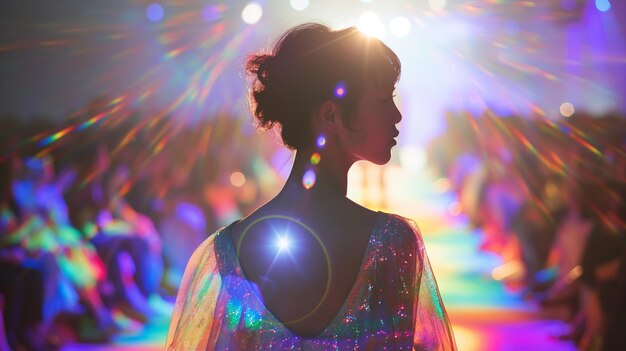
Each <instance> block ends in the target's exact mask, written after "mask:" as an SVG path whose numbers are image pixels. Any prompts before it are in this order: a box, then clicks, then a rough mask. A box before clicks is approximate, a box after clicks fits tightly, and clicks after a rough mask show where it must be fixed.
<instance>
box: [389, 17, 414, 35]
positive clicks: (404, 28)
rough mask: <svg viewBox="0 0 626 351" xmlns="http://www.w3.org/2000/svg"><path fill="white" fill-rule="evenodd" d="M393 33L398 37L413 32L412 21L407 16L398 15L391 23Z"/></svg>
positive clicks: (390, 27)
mask: <svg viewBox="0 0 626 351" xmlns="http://www.w3.org/2000/svg"><path fill="white" fill-rule="evenodd" d="M389 30H390V31H391V34H393V35H395V36H396V37H398V38H403V37H406V36H407V35H409V33H410V32H411V22H409V20H408V19H406V17H402V16H400V17H396V18H394V19H392V20H391V22H390V23H389Z"/></svg>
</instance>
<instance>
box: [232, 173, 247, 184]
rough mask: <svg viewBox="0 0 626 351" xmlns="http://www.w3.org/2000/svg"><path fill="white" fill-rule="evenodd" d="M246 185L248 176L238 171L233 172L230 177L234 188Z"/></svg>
mask: <svg viewBox="0 0 626 351" xmlns="http://www.w3.org/2000/svg"><path fill="white" fill-rule="evenodd" d="M245 183H246V176H245V175H244V174H243V173H241V172H239V171H237V172H233V173H232V174H231V175H230V184H232V185H233V186H236V187H238V188H239V187H241V186H243V185H244V184H245Z"/></svg>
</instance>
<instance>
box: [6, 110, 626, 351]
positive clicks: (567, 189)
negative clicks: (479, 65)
mask: <svg viewBox="0 0 626 351" xmlns="http://www.w3.org/2000/svg"><path fill="white" fill-rule="evenodd" d="M97 106H98V105H96V107H94V108H93V109H91V110H90V109H89V108H88V109H86V110H85V111H83V112H82V113H80V114H76V115H73V116H72V117H71V118H69V119H67V120H65V121H63V122H61V123H62V124H55V123H53V122H52V121H50V120H49V119H31V120H26V121H23V120H19V119H17V118H11V117H6V116H5V117H2V118H0V143H1V148H0V150H1V151H2V152H1V153H0V187H1V188H0V281H2V282H3V283H2V285H1V286H0V308H1V309H2V318H0V323H1V324H2V325H0V350H7V349H16V350H21V349H27V350H49V349H55V348H58V347H60V346H61V345H63V344H64V343H66V342H69V341H79V342H107V341H109V340H110V339H111V338H112V337H114V336H115V335H118V334H119V333H124V332H128V331H133V330H137V329H139V328H142V327H143V326H144V325H145V324H146V323H150V322H151V321H153V320H156V319H158V318H160V317H163V318H168V317H169V315H170V313H171V310H172V307H173V306H172V303H173V300H174V295H175V293H176V289H177V287H178V285H179V283H180V281H181V279H182V273H183V269H184V267H185V264H186V262H187V260H188V259H189V257H190V255H191V253H192V252H193V250H194V248H195V247H197V245H198V244H199V243H200V242H201V241H202V240H203V239H204V238H206V237H207V235H208V234H210V232H211V231H213V230H215V229H216V228H219V227H221V226H224V225H227V224H229V223H230V222H232V221H233V220H236V219H238V218H240V217H241V215H242V214H245V213H249V212H250V211H251V210H252V209H254V208H256V207H257V206H259V205H260V204H261V202H263V201H264V200H266V199H268V198H269V197H270V196H271V195H272V194H273V193H274V192H276V191H277V190H278V187H279V186H280V185H281V184H282V181H281V176H280V175H279V174H278V173H277V170H278V171H280V170H281V169H285V168H288V163H289V157H290V154H289V153H282V154H281V150H282V151H284V149H283V148H282V147H280V146H279V143H278V142H276V143H272V142H271V141H270V142H268V141H267V140H268V138H267V136H259V135H258V134H257V132H256V131H255V129H254V128H253V126H252V125H242V120H241V119H238V118H232V117H229V116H217V117H214V118H207V119H206V120H205V121H204V122H199V123H194V124H184V123H175V122H173V120H172V119H168V118H165V117H164V116H155V117H154V118H145V117H141V118H140V117H139V116H134V115H132V114H124V115H119V114H118V115H112V116H108V117H106V118H98V119H94V117H93V116H103V115H102V114H101V113H100V111H98V110H97ZM244 123H245V122H244ZM447 124H448V126H447V129H446V133H445V134H443V135H441V136H440V137H438V138H436V139H435V140H433V141H432V143H431V144H430V146H429V158H430V164H431V165H432V166H433V167H434V168H435V169H436V170H437V171H438V172H439V176H440V177H441V178H442V179H446V180H447V183H448V185H449V187H450V188H451V189H452V190H453V191H454V192H455V193H456V194H457V198H458V207H459V208H461V209H462V211H463V212H464V213H465V214H466V215H467V217H468V218H469V220H470V223H471V225H472V226H474V227H475V228H477V229H479V230H477V232H479V233H481V235H482V237H481V240H482V243H481V248H482V249H484V250H487V251H491V252H496V253H498V254H499V255H501V257H502V260H503V264H502V266H500V267H498V268H497V269H495V270H494V272H493V276H494V278H496V279H502V280H505V281H507V282H509V283H511V284H518V285H521V287H522V288H523V291H524V294H525V296H527V297H528V298H529V299H533V300H534V301H537V303H538V304H540V305H541V306H544V307H545V308H546V309H548V308H552V307H555V306H556V307H560V308H562V309H564V310H565V311H567V313H566V314H565V315H564V317H565V318H567V321H568V322H569V324H570V326H571V331H570V332H568V333H567V334H564V335H561V337H562V338H565V339H571V340H573V341H574V342H576V343H577V344H578V345H579V346H580V347H581V349H594V347H595V349H601V348H600V347H602V346H604V347H605V349H606V350H609V349H626V347H625V346H624V337H623V335H622V334H623V333H622V330H621V329H620V328H621V327H623V325H625V324H626V321H625V320H624V318H625V316H626V310H625V308H626V306H625V302H626V295H625V294H626V290H625V288H626V287H625V284H626V281H625V279H626V264H625V262H626V257H625V247H626V239H625V229H624V228H625V226H626V225H625V223H624V215H623V214H624V213H626V212H625V209H624V198H625V196H624V195H625V194H624V192H625V188H624V186H625V184H626V182H625V180H626V154H625V151H626V118H624V116H620V115H608V116H604V117H591V116H586V115H583V114H575V115H573V116H572V117H570V118H568V119H564V120H562V121H559V122H554V121H551V120H548V119H545V118H521V117H506V118H503V117H496V116H494V115H492V114H490V113H489V112H487V113H484V114H483V115H481V116H472V115H470V114H468V113H457V114H449V115H448V116H447ZM6 282H8V283H6Z"/></svg>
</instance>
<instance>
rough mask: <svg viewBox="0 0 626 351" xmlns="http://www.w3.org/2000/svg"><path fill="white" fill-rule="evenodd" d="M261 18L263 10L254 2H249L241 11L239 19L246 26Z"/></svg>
mask: <svg viewBox="0 0 626 351" xmlns="http://www.w3.org/2000/svg"><path fill="white" fill-rule="evenodd" d="M261 16H263V8H262V7H261V5H259V4H258V3H256V2H251V3H249V4H248V5H246V7H244V8H243V11H241V18H242V19H243V21H244V22H246V23H247V24H255V23H257V22H258V21H259V20H260V19H261Z"/></svg>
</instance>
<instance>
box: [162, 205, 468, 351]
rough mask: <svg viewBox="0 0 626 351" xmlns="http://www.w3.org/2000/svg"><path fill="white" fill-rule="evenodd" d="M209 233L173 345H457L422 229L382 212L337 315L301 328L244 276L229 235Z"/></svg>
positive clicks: (183, 298)
mask: <svg viewBox="0 0 626 351" xmlns="http://www.w3.org/2000/svg"><path fill="white" fill-rule="evenodd" d="M231 227H232V225H230V226H228V227H226V228H221V229H220V230H218V231H217V232H215V233H214V234H212V235H211V236H210V237H209V238H208V239H206V240H205V241H204V242H203V243H202V244H201V245H200V246H199V247H198V249H197V250H196V251H195V252H194V254H193V256H192V257H191V259H190V260H189V263H188V265H187V268H186V269H185V273H184V276H183V281H182V284H181V287H180V290H179V292H178V297H177V299H176V305H175V308H174V314H173V316H172V320H171V323H170V329H169V333H168V336H167V341H166V348H167V350H232V351H235V350H456V345H455V341H454V337H453V334H452V329H451V327H450V323H449V321H448V317H447V315H446V311H445V308H444V306H443V303H442V300H441V297H440V295H439V290H438V288H437V282H436V281H435V278H434V276H433V273H432V270H431V267H430V263H429V261H428V257H427V255H426V251H425V248H424V242H423V240H422V237H421V234H420V232H419V229H418V228H417V226H416V225H415V223H414V222H413V221H411V220H408V219H406V218H403V217H400V216H396V215H392V214H387V213H383V212H379V213H378V215H377V219H376V224H375V225H374V228H373V230H372V233H371V236H370V240H369V242H368V245H367V248H366V251H365V255H364V257H363V261H362V263H361V268H360V271H359V273H358V275H357V279H356V282H355V283H354V285H353V286H352V289H351V290H350V293H349V295H348V297H347V298H346V300H345V302H344V304H343V305H342V307H341V308H340V310H339V312H338V313H337V315H336V316H335V318H334V319H333V321H332V322H331V323H330V324H329V325H328V326H327V327H326V329H324V331H322V332H321V333H320V334H319V335H318V336H316V337H314V338H307V337H301V336H298V335H295V334H294V333H293V332H291V331H290V330H289V329H288V328H287V327H286V326H285V325H283V324H282V323H281V322H280V321H279V320H278V319H277V318H276V317H275V316H274V315H273V314H272V313H271V312H270V311H269V310H268V309H267V308H266V307H265V306H264V305H263V303H262V302H261V298H260V297H259V296H258V295H257V293H256V292H255V291H254V290H253V289H252V287H251V284H250V283H249V282H248V281H246V280H245V275H244V274H243V272H242V270H241V267H240V266H239V261H238V258H237V255H236V252H235V248H234V247H233V244H232V240H231V239H230V235H228V233H229V230H230V228H231Z"/></svg>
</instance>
